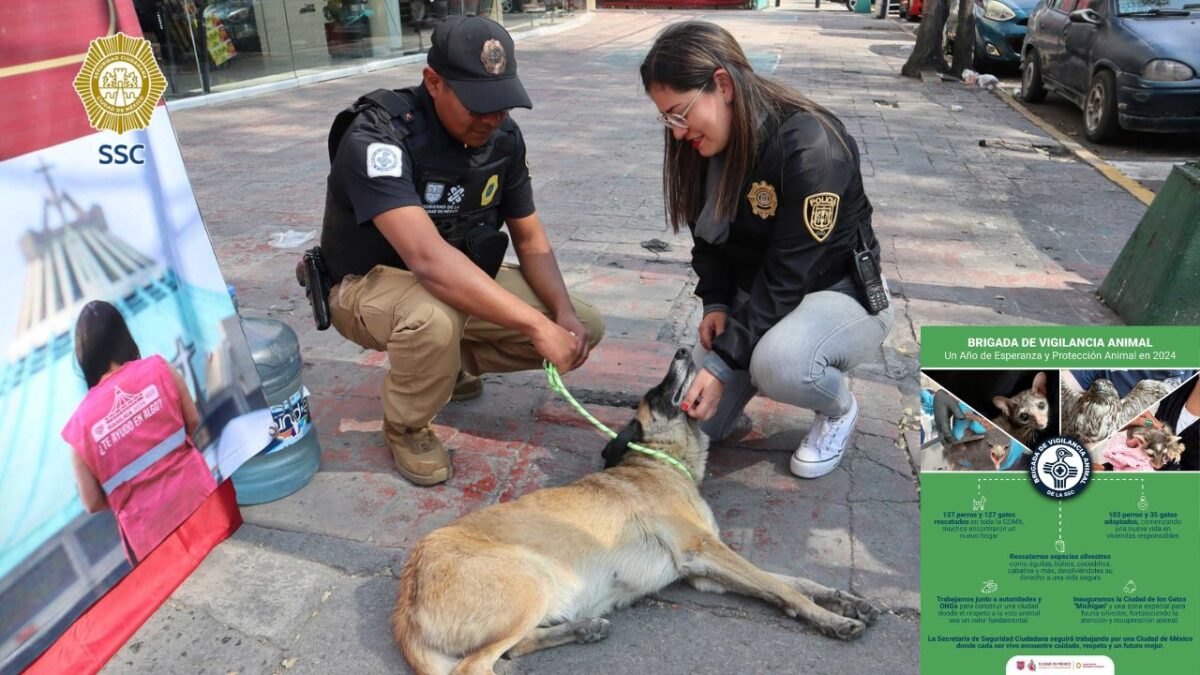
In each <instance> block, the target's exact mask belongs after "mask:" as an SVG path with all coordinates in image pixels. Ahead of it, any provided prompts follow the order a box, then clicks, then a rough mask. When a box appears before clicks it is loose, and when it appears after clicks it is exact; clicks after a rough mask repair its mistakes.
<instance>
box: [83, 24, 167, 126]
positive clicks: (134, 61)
mask: <svg viewBox="0 0 1200 675" xmlns="http://www.w3.org/2000/svg"><path fill="white" fill-rule="evenodd" d="M74 84H75V91H76V92H78V93H79V100H81V101H83V107H84V108H85V109H86V110H87V116H88V123H89V124H91V125H92V128H94V129H96V130H98V131H115V132H117V133H118V134H123V133H125V132H126V131H132V130H135V129H145V128H146V127H148V126H150V118H151V116H152V115H154V107H155V106H156V105H158V99H159V97H160V96H162V93H163V92H164V91H166V89H167V80H166V78H165V77H163V74H162V71H161V70H159V69H158V64H157V63H155V62H154V53H153V51H151V49H150V43H149V41H147V40H146V39H145V38H138V37H131V36H129V35H126V34H124V33H117V34H116V35H113V36H111V37H103V38H96V39H95V40H92V41H91V44H89V45H88V50H87V56H86V57H84V59H83V67H81V68H80V69H79V74H78V75H76V76H75V83H74Z"/></svg>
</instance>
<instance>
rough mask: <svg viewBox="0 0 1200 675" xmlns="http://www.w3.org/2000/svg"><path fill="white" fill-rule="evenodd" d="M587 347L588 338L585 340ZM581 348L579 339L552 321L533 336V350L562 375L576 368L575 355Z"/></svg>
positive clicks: (546, 323)
mask: <svg viewBox="0 0 1200 675" xmlns="http://www.w3.org/2000/svg"><path fill="white" fill-rule="evenodd" d="M584 344H585V345H586V344H587V342H586V338H585V339H584ZM578 346H579V338H578V337H577V336H575V335H571V332H570V331H568V330H567V329H566V328H563V327H562V326H560V325H558V324H556V323H554V322H552V321H550V320H548V319H547V320H546V322H545V323H544V324H543V325H542V327H541V328H540V329H539V330H537V331H536V332H534V334H533V348H534V349H536V350H537V351H538V353H539V354H541V355H542V358H544V359H546V360H547V361H549V362H550V363H553V364H554V367H555V368H557V369H558V372H560V373H567V372H569V371H571V370H572V369H573V368H574V367H575V353H576V350H577V349H578Z"/></svg>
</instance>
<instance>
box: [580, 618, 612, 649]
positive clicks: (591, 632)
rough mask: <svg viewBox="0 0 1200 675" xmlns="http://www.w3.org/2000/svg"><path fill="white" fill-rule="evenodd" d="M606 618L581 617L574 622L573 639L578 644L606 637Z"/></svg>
mask: <svg viewBox="0 0 1200 675" xmlns="http://www.w3.org/2000/svg"><path fill="white" fill-rule="evenodd" d="M610 625H612V624H611V623H610V622H609V620H608V619H583V620H581V621H577V622H575V641H576V642H578V643H579V644H587V643H589V642H599V641H601V640H603V639H604V638H606V637H608V627H609V626H610Z"/></svg>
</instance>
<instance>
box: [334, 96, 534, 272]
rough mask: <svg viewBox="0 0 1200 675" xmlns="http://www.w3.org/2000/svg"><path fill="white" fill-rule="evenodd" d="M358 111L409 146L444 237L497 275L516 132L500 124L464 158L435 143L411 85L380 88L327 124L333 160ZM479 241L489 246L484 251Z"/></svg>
mask: <svg viewBox="0 0 1200 675" xmlns="http://www.w3.org/2000/svg"><path fill="white" fill-rule="evenodd" d="M359 115H366V116H367V118H368V120H369V121H370V123H371V124H373V125H375V126H376V127H377V128H378V129H380V130H381V131H383V132H384V133H386V134H388V135H390V136H391V137H392V138H393V139H395V141H396V145H401V146H403V147H404V148H405V149H406V150H407V151H408V156H409V158H410V160H411V161H412V164H413V185H414V187H415V188H416V190H417V194H418V195H420V196H421V202H422V206H423V207H424V209H425V212H426V213H427V214H428V215H429V218H430V220H432V221H433V223H434V225H436V226H437V228H438V232H439V233H440V234H441V235H442V238H444V239H445V240H446V241H447V242H448V243H449V244H450V245H451V246H454V247H455V248H457V249H459V250H461V251H463V253H465V254H466V255H467V257H469V258H471V259H472V260H473V261H474V262H475V263H476V264H477V265H479V266H480V267H481V268H483V269H485V270H486V271H488V272H489V273H490V274H491V275H492V276H495V274H496V272H495V270H494V269H489V268H491V267H493V265H492V264H491V263H492V262H494V267H495V268H497V269H498V268H499V264H500V260H502V259H503V257H504V251H505V250H507V248H508V237H507V235H505V234H503V233H501V232H499V230H500V227H501V226H502V225H503V224H504V221H503V218H501V216H500V209H499V207H500V198H501V195H502V194H503V191H504V188H505V187H506V186H505V185H504V181H505V178H506V175H507V169H508V163H509V161H510V160H511V158H512V154H513V150H514V148H515V147H516V141H515V140H514V137H513V134H512V132H509V131H505V130H503V129H502V130H500V132H499V133H498V134H496V135H495V137H494V140H493V141H492V142H491V143H490V145H489V146H487V149H486V152H482V153H475V154H474V155H472V156H471V158H470V161H469V162H464V161H463V157H462V156H461V154H460V153H457V152H448V151H444V150H440V149H436V148H434V147H432V146H433V144H431V143H430V142H429V141H430V137H429V134H428V133H425V132H426V120H425V114H424V111H422V110H420V106H419V104H418V103H417V100H416V94H415V93H414V92H413V90H411V89H402V90H399V91H393V90H391V89H377V90H375V91H373V92H371V93H369V94H367V95H365V96H362V97H361V98H359V99H358V100H357V101H356V102H355V103H354V105H352V106H350V107H349V108H347V109H345V110H343V111H342V112H340V113H338V115H337V117H336V118H334V121H333V126H332V127H331V128H330V130H329V142H328V143H329V161H330V163H332V162H333V159H334V157H335V156H336V155H337V151H338V148H339V147H340V146H341V142H342V138H343V137H344V136H345V134H346V131H347V130H348V129H349V128H350V125H351V124H352V123H353V122H354V120H355V119H356V118H357V117H358V116H359ZM453 149H454V150H457V148H453ZM501 239H502V240H503V241H501ZM481 246H482V247H484V248H486V249H488V250H487V251H486V252H481V251H480V250H478V249H479V248H480V247H481ZM497 247H499V251H498V255H497V250H496V249H497ZM481 258H483V259H486V261H487V262H485V260H483V259H481Z"/></svg>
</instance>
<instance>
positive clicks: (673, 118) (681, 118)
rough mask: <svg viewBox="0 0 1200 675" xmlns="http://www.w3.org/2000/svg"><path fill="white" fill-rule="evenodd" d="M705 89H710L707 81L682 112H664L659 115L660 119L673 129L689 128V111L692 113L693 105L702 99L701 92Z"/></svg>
mask: <svg viewBox="0 0 1200 675" xmlns="http://www.w3.org/2000/svg"><path fill="white" fill-rule="evenodd" d="M705 89H708V83H707V82H705V83H704V86H703V87H700V91H698V92H696V95H695V96H693V97H692V101H691V103H688V104H687V107H686V108H684V109H683V112H681V113H662V114H660V115H659V116H658V121H659V122H662V123H663V124H665V125H667V126H668V127H671V128H673V129H687V128H688V120H687V116H688V113H690V112H691V111H692V106H694V105H696V101H699V100H700V94H703V93H704V90H705Z"/></svg>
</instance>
